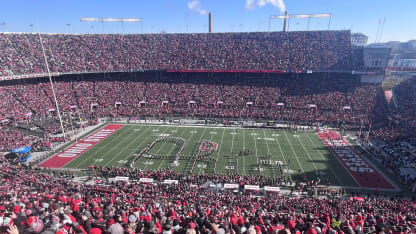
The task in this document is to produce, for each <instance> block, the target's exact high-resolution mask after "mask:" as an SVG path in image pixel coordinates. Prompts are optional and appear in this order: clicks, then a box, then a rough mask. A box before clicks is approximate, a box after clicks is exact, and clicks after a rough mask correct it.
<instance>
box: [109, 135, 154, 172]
mask: <svg viewBox="0 0 416 234" xmlns="http://www.w3.org/2000/svg"><path fill="white" fill-rule="evenodd" d="M147 130H149V128H148V129H146V130H145V131H143V132H142V133H141V134H139V135H138V136H136V137H134V138H133V139H134V140H132V141H131V142H130V143H129V144H128V145H127V146H126V147H125V148H124V149H123V150H121V151H120V152H119V153H117V154H116V155H115V156H114V157H113V158H112V159H111V160H110V161H108V162H107V163H106V164H104V167H106V166H107V165H108V164H110V163H111V162H112V161H113V160H114V159H116V158H118V156H119V155H121V154H122V153H123V152H124V151H125V150H127V149H128V147H129V146H131V145H132V144H133V143H136V140H137V139H139V138H140V137H141V136H142V135H143V134H144V132H146V131H147ZM132 132H133V133H134V132H135V131H134V130H133V131H132ZM129 135H132V134H129ZM123 139H124V138H123ZM127 139H128V138H127ZM146 139H147V138H146ZM123 142H124V141H123ZM135 149H137V148H135ZM107 153H110V151H108V152H107ZM107 153H106V154H107Z"/></svg>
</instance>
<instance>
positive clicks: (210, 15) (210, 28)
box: [208, 12, 212, 33]
mask: <svg viewBox="0 0 416 234" xmlns="http://www.w3.org/2000/svg"><path fill="white" fill-rule="evenodd" d="M208 25H209V26H208V32H210V33H212V14H211V12H210V13H209V14H208Z"/></svg>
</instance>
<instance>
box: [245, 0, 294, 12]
mask: <svg viewBox="0 0 416 234" xmlns="http://www.w3.org/2000/svg"><path fill="white" fill-rule="evenodd" d="M269 3H270V4H272V5H273V6H274V7H276V8H279V9H280V11H281V12H284V11H285V10H286V6H285V3H284V2H283V0H257V4H255V0H246V9H249V10H252V9H254V8H255V7H256V6H255V5H257V6H258V7H263V6H265V5H267V4H269Z"/></svg>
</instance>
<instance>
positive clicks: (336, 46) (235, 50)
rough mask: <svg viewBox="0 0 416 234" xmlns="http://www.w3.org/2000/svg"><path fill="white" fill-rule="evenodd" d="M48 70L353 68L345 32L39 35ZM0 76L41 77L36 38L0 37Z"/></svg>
mask: <svg viewBox="0 0 416 234" xmlns="http://www.w3.org/2000/svg"><path fill="white" fill-rule="evenodd" d="M42 40H43V43H44V45H45V54H46V57H47V60H48V64H49V67H50V71H51V72H62V73H66V72H102V71H132V70H133V71H141V70H166V69H173V70H195V69H196V70H284V71H286V70H292V71H306V70H308V69H312V70H351V63H352V58H351V57H352V52H351V51H352V50H351V39H350V32H349V31H305V32H253V33H201V34H137V35H132V34H131V35H121V34H93V35H91V34H90V35H85V34H82V35H80V34H78V35H77V34H42ZM0 50H1V51H3V53H2V54H1V55H0V65H1V66H0V67H1V68H2V69H1V70H0V76H7V75H27V74H37V73H45V72H46V67H45V61H44V58H43V52H42V47H41V44H40V38H39V35H38V34H31V33H19V34H13V33H7V34H4V33H2V34H0Z"/></svg>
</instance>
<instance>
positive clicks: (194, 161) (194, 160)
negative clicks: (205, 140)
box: [191, 128, 207, 173]
mask: <svg viewBox="0 0 416 234" xmlns="http://www.w3.org/2000/svg"><path fill="white" fill-rule="evenodd" d="M206 130H207V128H204V131H202V134H201V137H199V140H198V141H197V142H198V143H199V145H201V140H202V137H203V136H204V135H205V131H206ZM197 150H198V151H199V148H198V149H197ZM191 160H193V165H192V168H191V169H192V171H191V173H192V172H194V169H195V168H194V166H195V163H196V159H193V158H192V159H191Z"/></svg>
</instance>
